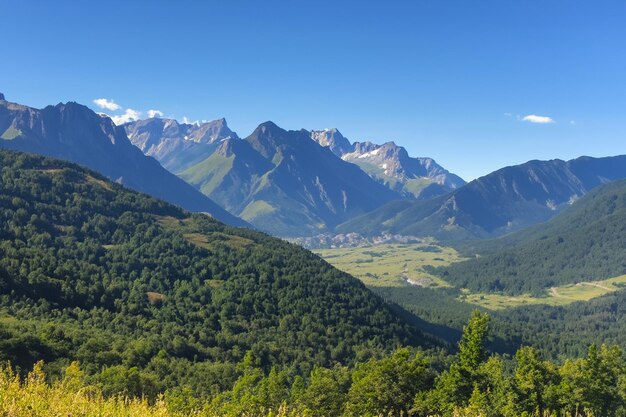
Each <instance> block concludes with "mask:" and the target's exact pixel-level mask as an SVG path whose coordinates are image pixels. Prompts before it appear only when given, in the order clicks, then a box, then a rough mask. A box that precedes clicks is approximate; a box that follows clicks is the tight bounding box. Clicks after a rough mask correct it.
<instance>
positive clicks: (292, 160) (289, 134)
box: [180, 122, 400, 236]
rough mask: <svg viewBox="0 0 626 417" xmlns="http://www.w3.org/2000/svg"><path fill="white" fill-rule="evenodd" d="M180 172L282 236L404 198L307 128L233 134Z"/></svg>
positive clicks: (322, 227) (267, 126) (268, 127)
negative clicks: (312, 135) (313, 137)
mask: <svg viewBox="0 0 626 417" xmlns="http://www.w3.org/2000/svg"><path fill="white" fill-rule="evenodd" d="M180 175H181V177H182V178H184V179H185V180H186V181H188V182H189V183H191V184H193V185H195V186H196V187H198V188H199V189H200V190H201V191H202V192H203V193H205V194H206V195H208V196H210V197H211V198H213V199H215V200H216V201H218V202H220V204H222V205H223V206H224V207H225V208H227V209H228V210H230V211H231V212H232V213H235V214H237V215H240V216H241V217H242V218H243V219H246V220H247V221H249V222H250V223H252V224H253V225H255V226H256V227H259V228H262V229H264V230H267V231H270V232H271V233H275V234H278V235H282V236H302V235H308V234H314V233H319V232H323V231H326V230H328V229H330V228H332V227H333V226H335V225H337V224H339V223H341V222H342V221H345V220H347V219H350V218H352V217H354V216H357V215H360V214H363V213H366V212H367V211H370V210H373V209H375V208H377V207H380V206H381V205H382V204H385V203H387V202H389V201H392V200H394V199H398V198H399V197H400V196H399V195H398V194H397V193H395V192H393V191H391V190H390V189H388V188H386V187H385V186H383V185H381V184H379V183H378V182H376V181H374V180H372V179H371V178H370V177H369V176H368V175H367V174H366V173H364V172H363V171H362V170H361V169H359V168H358V167H357V166H355V165H353V164H350V163H348V162H345V161H342V160H341V159H340V158H338V157H337V156H336V155H334V154H333V153H332V152H331V151H330V150H329V149H325V148H323V147H320V146H318V145H317V144H316V143H315V142H313V141H312V140H311V139H310V133H309V132H308V131H306V130H300V131H286V130H283V129H281V128H279V127H278V126H276V125H275V124H274V123H272V122H266V123H263V124H261V125H260V126H259V127H258V128H257V129H256V130H255V131H254V132H253V133H252V134H251V135H250V136H248V137H247V138H245V139H244V140H237V139H226V140H224V141H223V142H222V143H221V144H220V146H219V147H218V148H217V149H216V151H215V152H214V153H213V154H212V155H211V156H209V157H208V158H207V159H205V160H204V161H202V162H200V163H198V164H196V165H194V166H192V167H190V168H189V169H187V170H185V171H184V172H182V173H181V174H180Z"/></svg>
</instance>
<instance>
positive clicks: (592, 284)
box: [459, 275, 626, 310]
mask: <svg viewBox="0 0 626 417" xmlns="http://www.w3.org/2000/svg"><path fill="white" fill-rule="evenodd" d="M624 285H626V275H621V276H619V277H615V278H610V279H606V280H603V281H588V282H580V283H577V284H569V285H564V286H561V287H554V288H550V289H548V290H546V297H532V296H530V295H521V296H508V295H502V294H470V293H466V294H463V295H462V296H461V297H459V298H460V299H461V300H462V301H465V302H468V303H471V304H476V305H480V306H482V307H485V308H488V309H491V310H503V309H507V308H513V307H519V306H524V305H531V304H545V305H551V306H560V305H567V304H571V303H573V302H576V301H589V300H591V299H593V298H596V297H600V296H603V295H606V294H608V293H611V292H613V291H617V290H620V289H623V286H624Z"/></svg>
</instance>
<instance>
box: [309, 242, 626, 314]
mask: <svg viewBox="0 0 626 417" xmlns="http://www.w3.org/2000/svg"><path fill="white" fill-rule="evenodd" d="M315 252H316V253H317V254H318V255H320V256H321V257H322V258H324V259H325V260H326V261H328V262H329V263H331V264H332V265H333V266H335V267H336V268H338V269H341V270H342V271H345V272H347V273H349V274H351V275H353V276H354V277H356V278H359V279H360V280H361V281H363V283H364V284H365V285H367V286H369V287H374V288H375V287H408V286H414V287H428V288H433V289H444V288H451V287H452V286H451V285H450V284H449V283H447V282H446V281H444V280H443V279H441V278H440V277H438V276H435V275H432V274H430V273H428V272H426V271H425V270H424V267H425V266H427V265H431V266H445V265H449V264H451V263H453V262H459V261H462V260H463V259H464V258H463V257H461V255H459V253H458V252H457V251H456V250H454V249H453V248H449V247H445V246H440V245H438V244H436V243H434V242H424V243H420V244H383V245H372V246H365V247H359V248H342V249H320V250H316V251H315ZM625 287H626V275H622V276H618V277H615V278H610V279H606V280H602V281H581V282H579V283H576V284H569V285H564V286H560V287H553V288H550V289H549V290H546V295H545V297H533V296H531V295H519V296H509V295H504V294H494V293H471V292H470V291H468V290H467V289H461V291H460V295H459V296H458V297H457V298H458V300H459V301H462V302H465V303H468V304H473V305H477V306H481V307H484V308H487V309H490V310H503V309H507V308H514V307H520V306H525V305H534V304H544V305H551V306H560V305H567V304H571V303H573V302H576V301H589V300H591V299H593V298H597V297H600V296H603V295H605V294H608V293H611V292H614V291H617V290H620V289H623V288H625ZM404 302H405V303H406V300H404Z"/></svg>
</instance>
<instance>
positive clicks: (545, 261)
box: [439, 180, 626, 296]
mask: <svg viewBox="0 0 626 417" xmlns="http://www.w3.org/2000/svg"><path fill="white" fill-rule="evenodd" d="M625 233H626V181H625V180H621V181H615V182H612V183H610V184H605V185H601V186H599V187H597V188H596V189H594V190H593V191H592V192H590V193H589V194H587V195H585V196H584V197H582V198H581V199H580V200H579V201H577V202H576V203H575V204H574V205H573V206H572V207H570V208H568V209H567V210H565V211H563V212H562V213H561V214H559V215H558V216H556V217H555V218H553V219H551V220H550V221H548V222H545V223H542V224H538V225H535V226H532V227H529V228H526V229H524V230H521V231H519V232H516V233H512V234H510V235H508V236H505V237H502V238H499V239H494V240H492V241H485V242H484V243H481V245H479V246H484V249H486V248H490V249H491V252H489V251H487V252H484V251H483V252H481V253H482V256H480V257H477V258H476V257H472V258H471V259H469V260H467V261H464V262H460V263H456V264H453V265H449V266H447V267H445V268H440V269H439V272H440V273H442V274H444V273H445V276H446V280H448V281H449V282H453V283H454V284H456V285H458V286H459V287H462V288H469V289H471V290H473V291H477V292H481V291H500V292H506V293H509V294H527V293H533V294H536V295H538V296H543V295H545V294H546V291H547V289H548V288H550V287H553V286H560V285H564V284H573V283H579V282H581V281H593V280H600V279H606V278H612V277H616V276H619V275H623V274H624V273H626V251H625V250H624V249H626V241H625V240H624V235H625ZM600 285H601V284H600Z"/></svg>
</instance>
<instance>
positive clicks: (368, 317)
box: [0, 150, 424, 396]
mask: <svg viewBox="0 0 626 417" xmlns="http://www.w3.org/2000/svg"><path fill="white" fill-rule="evenodd" d="M0 187H1V189H2V193H1V194H0V311H2V320H1V321H0V334H1V335H2V343H0V359H1V360H3V361H4V360H11V361H12V363H13V364H14V365H18V366H22V367H25V368H28V367H30V366H32V364H33V363H34V362H35V361H37V360H45V361H46V362H47V363H48V364H50V365H49V366H50V367H51V369H59V367H63V366H65V365H67V363H68V362H69V361H70V360H79V361H80V362H81V368H82V369H84V370H85V371H86V372H87V373H88V374H89V375H91V376H92V377H93V379H92V381H94V382H95V383H98V384H102V385H104V386H105V387H106V389H107V390H108V389H110V390H112V392H116V391H115V390H118V392H119V390H121V389H122V388H124V389H126V388H128V389H129V390H131V391H130V392H131V393H133V394H136V395H140V394H142V393H146V394H150V393H153V392H155V391H159V390H163V389H165V388H168V387H174V386H189V387H192V388H193V389H194V392H196V393H197V394H198V395H204V396H206V395H210V394H211V393H213V394H215V391H216V390H220V389H224V388H230V387H231V386H232V383H233V382H234V379H236V378H237V377H238V376H239V374H240V371H241V370H242V369H243V368H241V367H238V366H236V363H238V362H240V361H243V359H244V356H245V357H246V358H247V359H246V360H247V361H248V362H247V364H248V365H250V364H254V365H255V366H257V367H258V366H260V367H263V368H265V369H266V370H269V368H270V367H272V366H274V365H278V366H286V367H287V366H291V367H292V368H291V369H292V370H293V371H294V372H301V371H302V372H308V371H309V370H310V369H311V368H312V366H314V365H324V366H331V365H333V364H347V363H351V362H353V361H354V360H355V359H356V357H357V356H361V357H363V355H364V356H365V357H367V356H368V355H369V354H372V353H374V352H381V351H383V350H387V349H393V348H394V347H395V346H396V345H397V344H406V343H408V344H414V345H415V344H420V343H422V342H424V339H423V338H422V337H421V335H420V333H419V332H418V331H416V330H415V329H414V328H412V327H410V326H409V325H407V324H405V323H404V322H403V321H402V320H401V319H400V318H399V317H398V316H397V315H396V313H394V312H393V311H392V310H391V308H390V307H389V306H388V305H386V304H385V303H384V302H383V301H382V300H381V299H380V298H378V297H376V296H374V295H373V294H372V293H371V292H369V291H368V290H367V289H366V288H365V286H364V285H362V284H361V283H360V282H359V281H358V280H356V279H355V278H353V277H351V276H349V275H347V274H345V273H342V272H340V271H338V270H336V269H334V268H332V267H331V266H330V265H329V264H327V263H326V262H324V261H323V260H321V259H320V258H318V257H317V256H315V255H313V254H312V253H310V252H308V251H306V250H304V249H302V248H300V247H298V246H295V245H291V244H289V243H287V242H284V241H282V240H280V239H275V238H272V237H269V236H267V235H265V234H262V233H258V232H254V231H251V230H248V229H239V228H233V227H229V226H225V225H223V224H221V223H219V222H217V221H215V220H213V219H211V218H209V217H208V216H205V215H201V214H194V215H192V214H190V213H189V212H186V211H183V210H182V209H180V208H178V207H175V206H172V205H170V204H167V203H165V202H162V201H159V200H156V199H153V198H151V197H149V196H147V195H144V194H140V193H137V192H134V191H131V190H128V189H125V188H123V187H122V186H120V185H118V184H116V183H112V182H109V181H107V180H106V179H105V178H104V177H102V176H100V175H99V174H97V173H95V172H93V171H89V170H86V169H84V168H81V167H79V166H77V165H74V164H70V163H67V162H64V161H60V160H56V159H51V158H44V157H40V156H35V155H29V154H22V153H15V152H12V151H6V150H0ZM294 363H295V365H294ZM64 364H65V365H64ZM244 365H245V364H244ZM129 373H130V374H129ZM125 375H126V376H125ZM128 375H131V377H128Z"/></svg>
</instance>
